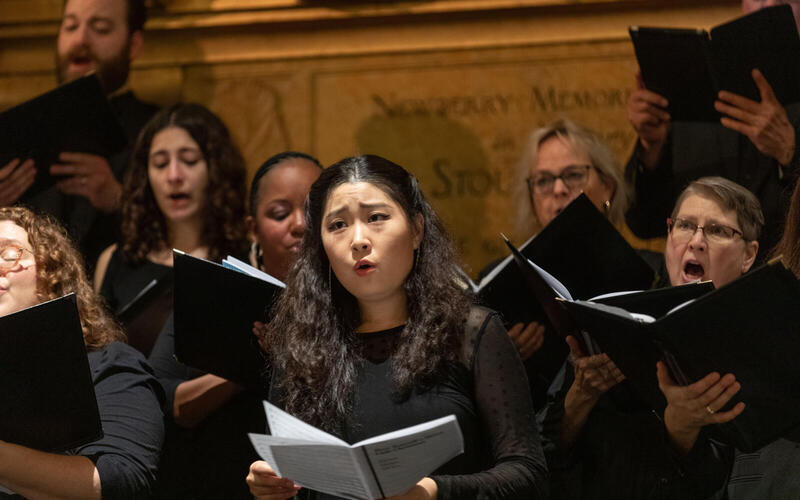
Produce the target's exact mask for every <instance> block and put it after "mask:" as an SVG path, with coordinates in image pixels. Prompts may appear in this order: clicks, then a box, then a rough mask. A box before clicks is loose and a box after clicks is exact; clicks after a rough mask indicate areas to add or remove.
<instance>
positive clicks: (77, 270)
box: [0, 207, 125, 351]
mask: <svg viewBox="0 0 800 500" xmlns="http://www.w3.org/2000/svg"><path fill="white" fill-rule="evenodd" d="M0 220H4V221H11V222H13V223H14V224H16V225H18V226H19V227H21V228H22V229H24V230H25V232H27V233H28V241H29V242H30V244H31V248H32V249H33V258H34V260H35V261H36V293H37V295H38V297H39V300H41V301H42V302H45V301H48V300H53V299H56V298H58V297H62V296H64V295H67V294H69V293H73V292H74V293H75V296H76V298H77V303H78V313H79V314H80V317H81V327H82V328H83V342H84V344H86V349H87V350H89V351H97V350H100V349H102V348H104V347H105V346H107V345H108V344H110V343H111V342H114V341H121V342H124V341H125V334H124V333H122V330H121V329H120V327H119V325H117V323H116V322H115V321H114V320H113V319H112V317H111V315H110V314H109V313H108V311H107V310H106V308H105V306H104V304H103V303H102V300H101V299H100V297H99V296H98V295H97V294H96V293H94V290H92V286H91V285H90V284H89V281H88V280H87V279H86V271H85V270H84V269H85V268H84V265H83V258H82V257H81V254H80V252H78V250H77V249H76V248H75V245H74V244H73V243H72V241H71V240H70V238H69V236H67V232H66V230H65V229H64V228H63V227H62V226H61V225H60V224H59V223H57V222H55V221H54V220H53V219H51V218H49V217H46V216H41V215H37V214H35V213H33V212H32V211H30V210H28V209H27V208H23V207H3V208H0Z"/></svg>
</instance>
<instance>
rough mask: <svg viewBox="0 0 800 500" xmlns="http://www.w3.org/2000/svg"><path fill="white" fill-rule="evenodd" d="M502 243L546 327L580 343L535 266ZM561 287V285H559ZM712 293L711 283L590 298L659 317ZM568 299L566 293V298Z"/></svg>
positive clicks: (576, 328) (591, 349)
mask: <svg viewBox="0 0 800 500" xmlns="http://www.w3.org/2000/svg"><path fill="white" fill-rule="evenodd" d="M503 239H504V240H505V242H506V245H507V246H508V248H509V249H510V250H511V255H512V256H513V257H514V262H515V264H516V265H517V267H518V269H519V271H520V273H521V274H522V277H523V279H524V280H525V283H526V284H527V286H528V291H529V294H532V295H533V296H534V297H535V298H536V300H537V301H538V302H539V305H540V306H541V307H542V310H543V311H544V312H545V314H546V316H547V319H548V321H549V323H550V325H552V326H553V330H555V332H556V333H558V334H559V335H560V336H561V337H566V336H567V335H573V336H576V338H578V340H581V335H579V333H580V329H579V327H578V325H576V324H575V322H574V321H573V320H572V318H571V316H570V315H569V313H568V312H567V311H566V309H565V308H564V305H563V304H562V303H561V302H562V300H564V299H562V298H561V297H559V295H558V294H557V293H556V291H555V290H554V289H553V288H552V287H551V285H550V283H548V282H547V280H546V279H545V278H544V276H542V275H541V274H540V273H539V271H538V270H537V269H536V268H535V267H534V265H533V264H535V263H531V261H529V260H528V259H527V258H525V256H524V255H522V253H521V252H520V251H519V250H518V249H517V248H516V247H515V246H514V245H513V244H512V243H511V242H510V241H509V240H508V239H507V238H505V236H503ZM540 267H541V266H540ZM553 278H555V279H558V277H557V276H553ZM559 282H560V280H559ZM561 284H562V285H563V283H561ZM565 288H566V287H565ZM713 289H714V285H713V284H712V282H711V281H703V282H698V283H688V284H685V285H680V286H673V287H667V288H654V289H651V290H632V291H623V290H620V291H618V292H612V293H610V294H604V295H601V296H597V297H593V298H591V301H592V302H595V303H598V304H605V305H608V306H612V307H618V308H622V309H625V310H626V311H631V312H636V313H640V314H646V315H649V316H655V317H660V316H663V315H664V314H666V313H667V312H669V311H670V310H672V309H674V308H675V307H677V306H679V305H681V304H683V303H685V302H687V301H689V300H693V299H696V298H698V297H700V296H702V295H705V294H706V293H708V292H710V291H712V290H713ZM567 292H569V290H567ZM571 295H572V294H571V293H570V296H571ZM593 350H594V348H590V347H589V346H586V345H584V352H587V353H592V351H593Z"/></svg>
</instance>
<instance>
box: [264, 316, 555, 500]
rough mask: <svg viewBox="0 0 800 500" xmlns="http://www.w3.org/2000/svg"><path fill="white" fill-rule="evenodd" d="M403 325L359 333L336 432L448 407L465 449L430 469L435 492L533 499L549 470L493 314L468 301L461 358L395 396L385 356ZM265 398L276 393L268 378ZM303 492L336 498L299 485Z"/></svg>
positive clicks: (357, 436)
mask: <svg viewBox="0 0 800 500" xmlns="http://www.w3.org/2000/svg"><path fill="white" fill-rule="evenodd" d="M401 330H402V327H399V328H394V329H391V330H386V331H381V332H375V333H364V334H359V335H357V336H356V337H357V342H358V343H359V346H358V347H359V349H360V352H361V355H362V358H363V360H362V362H361V363H360V364H359V365H358V368H357V369H358V374H357V379H356V384H355V393H354V400H353V411H352V418H351V419H350V420H349V422H348V423H346V424H345V425H344V431H343V433H342V434H341V435H339V437H340V438H342V439H344V440H345V441H348V442H351V443H353V442H358V441H361V440H363V439H367V438H369V437H372V436H376V435H380V434H383V433H386V432H390V431H393V430H397V429H401V428H404V427H408V426H411V425H416V424H419V423H423V422H426V421H428V420H432V419H436V418H439V417H443V416H447V415H450V414H454V415H455V416H456V418H457V419H458V423H459V425H460V426H461V432H462V434H463V436H464V453H463V454H462V455H460V456H458V457H456V458H454V459H452V460H451V461H449V462H448V463H446V464H445V465H443V466H442V467H440V468H439V469H437V470H436V471H434V472H433V473H432V475H431V477H432V478H433V480H434V481H436V483H437V485H438V488H439V493H438V497H439V498H440V499H487V500H489V499H491V500H501V499H515V498H519V499H537V498H546V496H547V479H546V478H547V469H546V465H545V460H544V455H543V452H542V448H541V444H540V442H539V433H538V430H537V427H536V422H535V419H534V413H533V407H532V404H531V399H530V393H529V390H528V383H527V379H526V377H525V371H524V369H523V367H522V364H521V362H520V359H519V355H518V354H517V351H516V349H515V348H514V346H513V344H512V343H511V340H510V339H509V337H508V333H507V332H506V330H505V328H504V327H503V324H502V322H501V321H500V320H499V319H498V317H497V314H495V313H493V312H491V311H489V310H487V309H484V308H479V307H474V308H473V309H472V310H471V312H470V314H469V318H468V319H467V323H466V328H465V336H464V342H463V347H462V353H461V356H460V357H461V359H460V362H459V363H457V364H455V365H453V366H450V367H448V368H447V369H446V371H445V373H444V374H443V376H442V377H441V378H440V381H439V382H438V383H437V384H436V385H435V386H434V387H433V388H432V389H429V390H427V391H424V392H421V391H416V390H415V391H413V392H412V393H411V395H410V396H409V397H408V398H407V399H406V400H404V401H397V400H396V398H395V397H393V395H394V389H393V382H392V369H391V362H392V359H393V356H394V353H395V350H396V342H397V340H398V338H399V335H398V334H399V333H400V331H401ZM272 382H273V383H272V389H271V391H270V399H271V400H272V401H273V403H275V404H277V405H278V406H282V405H281V400H282V398H281V397H280V390H279V389H278V386H277V384H276V383H275V382H276V381H274V380H273V381H272ZM304 494H305V495H306V498H316V499H320V500H322V499H326V500H327V499H332V498H335V497H332V496H329V495H324V494H318V493H315V492H305V493H304Z"/></svg>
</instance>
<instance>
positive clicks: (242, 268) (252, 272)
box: [222, 255, 286, 288]
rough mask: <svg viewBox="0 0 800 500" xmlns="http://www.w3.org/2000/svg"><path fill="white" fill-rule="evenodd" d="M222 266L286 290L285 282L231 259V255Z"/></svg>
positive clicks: (224, 260) (234, 258)
mask: <svg viewBox="0 0 800 500" xmlns="http://www.w3.org/2000/svg"><path fill="white" fill-rule="evenodd" d="M222 266H223V267H227V268H228V269H233V270H235V271H239V272H241V273H244V274H246V275H248V276H252V277H254V278H258V279H260V280H263V281H266V282H267V283H272V284H273V285H277V286H279V287H281V288H286V284H285V283H284V282H283V281H281V280H279V279H278V278H276V277H274V276H272V275H271V274H268V273H265V272H264V271H262V270H261V269H256V268H255V267H253V266H251V265H250V264H248V263H247V262H243V261H241V260H239V259H237V258H236V257H231V256H230V255H228V256H227V257H225V258H224V259H222Z"/></svg>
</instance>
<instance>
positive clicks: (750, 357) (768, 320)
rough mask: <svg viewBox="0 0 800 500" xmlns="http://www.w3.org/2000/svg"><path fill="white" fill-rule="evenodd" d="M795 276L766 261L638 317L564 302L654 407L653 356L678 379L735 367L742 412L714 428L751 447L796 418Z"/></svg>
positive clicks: (799, 417)
mask: <svg viewBox="0 0 800 500" xmlns="http://www.w3.org/2000/svg"><path fill="white" fill-rule="evenodd" d="M797 304H800V283H799V282H798V281H797V279H796V278H795V276H794V274H792V272H791V271H789V270H788V269H786V268H785V266H783V265H782V264H780V263H770V264H767V265H765V266H763V267H761V268H759V269H758V270H756V271H753V272H752V273H749V274H747V275H744V276H742V277H741V278H739V279H737V280H736V281H734V282H732V283H730V284H728V285H727V286H724V287H722V288H720V289H718V290H714V291H713V292H710V293H708V294H706V295H704V296H702V297H700V298H698V299H697V300H696V301H695V302H693V303H691V304H688V305H686V306H684V307H682V308H680V309H677V310H675V311H673V312H671V313H670V314H667V315H666V316H663V317H661V318H659V319H658V320H657V321H656V322H655V323H650V324H648V323H642V322H638V321H635V320H632V319H630V318H624V317H621V316H618V315H615V314H613V313H610V312H607V311H603V310H600V309H598V308H597V307H596V306H591V305H590V304H588V303H569V302H565V303H564V305H565V306H566V307H567V309H568V310H569V311H570V315H571V317H572V319H573V320H574V321H575V322H576V323H577V324H579V325H580V326H581V327H582V328H584V329H585V330H587V331H588V332H589V333H590V334H591V336H592V338H593V339H594V340H596V341H597V343H598V344H599V345H600V347H601V348H602V349H603V350H604V351H605V352H606V353H607V354H608V355H609V356H610V357H611V359H612V360H614V363H616V365H617V366H618V367H619V369H620V370H621V371H622V372H623V373H624V374H625V376H626V378H627V379H628V380H629V381H630V383H631V385H632V386H633V387H634V389H635V390H637V392H638V393H639V395H640V396H641V397H642V398H643V399H644V400H645V401H646V402H648V403H649V404H651V406H652V407H653V408H654V409H655V410H656V411H657V412H659V413H663V410H664V407H665V405H666V401H665V400H664V397H663V395H662V394H661V391H660V390H659V389H658V382H657V379H656V375H655V371H656V370H655V363H656V361H658V360H662V359H663V360H664V361H665V362H666V363H667V365H668V366H669V368H670V371H671V372H672V375H673V379H674V380H676V381H677V382H679V383H691V382H694V381H697V380H700V379H701V378H703V377H704V376H706V375H707V374H709V373H711V372H719V373H720V374H723V375H724V374H726V373H733V374H734V375H735V376H736V379H737V380H738V381H739V382H740V383H741V386H742V388H741V390H740V391H739V393H738V394H737V395H736V396H735V397H734V398H733V399H732V400H731V401H730V402H729V403H728V405H726V407H725V408H723V409H722V410H728V409H730V408H732V407H733V406H734V405H735V404H736V403H737V402H739V401H744V402H745V404H746V407H745V410H744V412H742V414H741V415H739V416H738V417H736V418H735V419H734V420H733V421H731V422H729V423H727V424H721V425H718V426H712V428H711V429H710V430H711V432H712V434H713V435H715V436H717V437H718V438H719V439H720V440H722V441H724V442H727V443H730V444H732V445H734V446H736V448H738V449H740V450H742V451H744V452H752V451H755V450H757V449H759V448H761V447H763V446H764V445H766V444H768V443H770V442H771V441H773V440H775V439H777V438H778V437H780V436H781V435H783V434H784V433H786V432H787V431H789V430H791V429H793V428H795V427H797V425H798V424H800V385H798V384H797V379H798V376H800V368H798V364H797V359H798V358H800V337H798V333H797V332H798V331H800V309H798V307H797Z"/></svg>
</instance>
